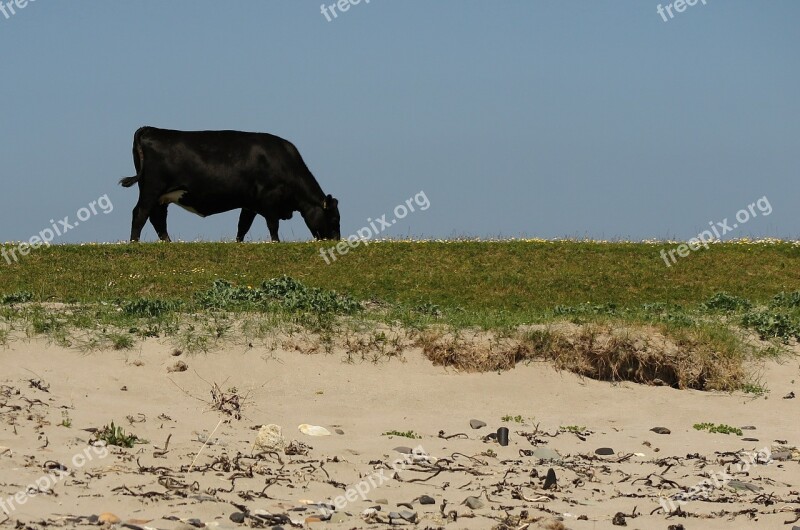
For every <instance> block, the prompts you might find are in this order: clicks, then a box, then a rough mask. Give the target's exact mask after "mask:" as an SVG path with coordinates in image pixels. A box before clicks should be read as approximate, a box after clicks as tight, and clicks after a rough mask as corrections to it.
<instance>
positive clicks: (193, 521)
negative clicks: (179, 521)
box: [186, 519, 206, 528]
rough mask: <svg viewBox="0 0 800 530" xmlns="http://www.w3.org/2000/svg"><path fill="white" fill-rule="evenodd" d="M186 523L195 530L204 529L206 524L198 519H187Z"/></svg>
mask: <svg viewBox="0 0 800 530" xmlns="http://www.w3.org/2000/svg"><path fill="white" fill-rule="evenodd" d="M186 522H187V523H189V524H190V525H192V526H193V527H195V528H204V527H205V526H206V523H204V522H203V521H201V520H200V519H187V520H186Z"/></svg>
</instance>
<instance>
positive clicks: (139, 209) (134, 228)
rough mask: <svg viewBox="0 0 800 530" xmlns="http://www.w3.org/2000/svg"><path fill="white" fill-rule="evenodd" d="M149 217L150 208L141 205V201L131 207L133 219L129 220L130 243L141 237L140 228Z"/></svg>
mask: <svg viewBox="0 0 800 530" xmlns="http://www.w3.org/2000/svg"><path fill="white" fill-rule="evenodd" d="M148 217H150V209H149V208H145V207H144V206H142V201H141V200H140V201H139V202H137V203H136V206H134V207H133V221H132V222H131V243H136V242H137V241H139V238H140V237H142V228H144V224H145V223H146V222H147V218H148Z"/></svg>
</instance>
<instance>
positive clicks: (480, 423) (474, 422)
mask: <svg viewBox="0 0 800 530" xmlns="http://www.w3.org/2000/svg"><path fill="white" fill-rule="evenodd" d="M469 426H470V427H472V428H473V429H480V428H481V427H486V422H485V421H481V420H469Z"/></svg>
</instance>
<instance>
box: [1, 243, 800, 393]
mask: <svg viewBox="0 0 800 530" xmlns="http://www.w3.org/2000/svg"><path fill="white" fill-rule="evenodd" d="M328 245H329V243H327V244H326V243H317V242H314V243H281V244H244V245H242V244H233V243H188V244H138V245H128V244H109V245H83V246H70V245H60V246H53V247H50V248H43V249H39V250H37V251H35V252H32V253H31V254H30V255H29V256H26V257H25V258H24V259H23V260H22V261H20V262H19V263H16V264H13V265H7V264H4V263H0V344H2V343H3V342H6V341H8V340H9V336H11V335H12V334H13V333H14V332H20V331H24V333H25V334H27V335H28V336H37V335H44V336H47V337H48V338H49V339H50V340H52V341H55V342H57V343H60V344H63V345H66V346H73V347H81V348H85V349H98V348H106V349H108V348H113V349H129V348H131V347H133V346H134V344H135V341H136V340H141V339H146V338H148V337H168V338H170V340H172V341H173V343H174V344H175V345H176V347H180V348H183V349H186V350H189V351H210V350H213V349H214V348H215V347H219V345H220V344H222V343H224V342H225V341H231V340H233V341H239V342H240V343H242V344H247V345H249V346H250V347H252V343H253V341H262V342H265V341H270V342H269V345H268V346H267V347H269V348H276V347H285V337H286V336H287V335H288V336H289V337H294V336H296V335H297V334H298V333H311V334H313V339H310V342H309V341H305V342H304V345H303V346H302V347H301V346H298V345H297V343H296V342H292V344H293V346H292V347H293V348H295V349H302V348H305V349H307V350H309V351H327V352H331V351H335V350H336V349H337V348H338V349H340V350H342V351H345V352H346V355H347V359H348V360H352V359H353V356H354V355H355V354H359V353H360V355H361V357H362V359H368V358H369V359H373V360H374V359H379V358H382V357H384V356H394V355H398V354H400V353H401V352H402V351H403V349H404V348H407V347H414V346H417V347H420V348H421V349H422V350H423V352H424V353H425V354H426V355H427V356H428V357H429V358H430V359H431V360H432V361H433V362H435V363H437V364H444V365H448V366H454V367H456V368H458V369H461V370H479V371H487V370H504V369H509V368H512V367H513V366H514V365H515V364H516V363H518V362H524V361H530V360H548V361H551V362H553V363H554V364H556V365H557V366H559V367H562V368H565V369H569V370H572V371H575V372H577V373H580V374H582V375H586V376H589V377H597V378H599V379H606V380H632V381H637V382H642V383H653V382H657V383H658V384H667V385H670V386H675V387H678V388H700V389H725V390H731V389H736V388H740V389H741V388H746V387H748V385H750V386H752V385H753V384H754V383H753V381H750V380H749V379H748V377H747V375H746V373H745V370H744V368H743V363H744V362H745V361H746V360H747V359H752V358H753V357H757V356H764V355H774V354H775V353H776V352H777V351H780V349H781V347H782V345H785V344H788V343H790V342H794V341H797V340H798V339H800V246H798V245H796V244H793V243H786V242H761V243H728V244H716V245H713V246H712V247H711V249H709V250H700V251H697V252H694V253H692V254H691V255H690V256H688V257H686V258H683V259H682V260H680V261H678V263H676V264H674V265H672V266H671V267H667V266H666V265H665V263H664V261H663V260H662V258H661V256H660V254H659V252H660V250H661V249H662V248H671V246H670V245H667V244H663V245H661V244H653V243H601V242H574V241H560V242H543V241H496V242H478V241H450V242H411V241H394V242H376V243H373V244H370V245H369V246H367V247H360V248H358V249H356V250H353V251H351V252H350V253H348V254H347V255H344V256H340V257H339V258H338V259H337V260H336V261H335V262H334V263H331V264H330V265H328V264H326V263H325V261H324V260H323V259H322V257H321V256H320V249H322V248H325V247H327V246H328ZM673 246H674V245H673ZM279 334H283V335H282V336H281V337H278V335H279ZM752 335H756V336H757V337H760V339H762V340H763V341H766V342H765V343H764V344H760V345H756V346H754V345H753V341H752V340H751V339H750V338H748V336H752ZM291 340H294V339H291ZM276 341H277V342H276ZM281 341H284V342H281Z"/></svg>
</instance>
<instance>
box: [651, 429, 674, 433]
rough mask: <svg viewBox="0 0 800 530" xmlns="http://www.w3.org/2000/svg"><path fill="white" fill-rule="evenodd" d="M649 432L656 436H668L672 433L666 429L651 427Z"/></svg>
mask: <svg viewBox="0 0 800 530" xmlns="http://www.w3.org/2000/svg"><path fill="white" fill-rule="evenodd" d="M650 430H651V431H653V432H654V433H656V434H670V433H671V432H672V431H670V430H669V429H667V428H666V427H653V428H652V429H650Z"/></svg>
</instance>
